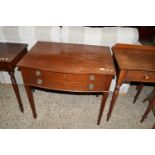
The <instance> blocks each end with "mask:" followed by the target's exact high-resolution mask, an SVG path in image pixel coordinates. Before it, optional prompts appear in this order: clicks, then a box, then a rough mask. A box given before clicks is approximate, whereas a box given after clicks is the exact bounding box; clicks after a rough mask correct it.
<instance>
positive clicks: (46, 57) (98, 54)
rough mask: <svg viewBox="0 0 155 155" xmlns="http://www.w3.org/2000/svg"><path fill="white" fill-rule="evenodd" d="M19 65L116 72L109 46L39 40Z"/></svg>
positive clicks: (72, 70)
mask: <svg viewBox="0 0 155 155" xmlns="http://www.w3.org/2000/svg"><path fill="white" fill-rule="evenodd" d="M18 66H19V67H27V68H35V66H36V68H37V69H41V70H44V71H53V72H62V73H72V74H73V73H75V74H76V73H77V74H79V73H80V74H88V73H94V74H105V73H106V74H110V75H114V74H115V70H114V65H113V61H112V57H111V53H110V49H109V47H103V46H92V45H80V44H65V43H50V42H37V43H36V45H35V46H34V47H33V48H32V49H31V50H30V52H29V53H28V54H27V55H26V56H25V57H24V59H22V60H21V61H20V62H19V63H18Z"/></svg>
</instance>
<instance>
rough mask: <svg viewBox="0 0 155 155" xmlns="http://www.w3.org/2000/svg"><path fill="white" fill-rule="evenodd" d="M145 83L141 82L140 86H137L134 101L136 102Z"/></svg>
mask: <svg viewBox="0 0 155 155" xmlns="http://www.w3.org/2000/svg"><path fill="white" fill-rule="evenodd" d="M143 86H144V85H143V83H141V84H140V85H139V86H137V93H136V95H135V97H134V100H133V103H135V102H136V101H137V99H138V97H139V94H140V93H141V91H142V89H143Z"/></svg>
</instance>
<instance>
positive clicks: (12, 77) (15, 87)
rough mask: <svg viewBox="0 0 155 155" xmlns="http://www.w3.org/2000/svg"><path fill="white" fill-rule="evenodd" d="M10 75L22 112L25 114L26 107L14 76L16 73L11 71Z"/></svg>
mask: <svg viewBox="0 0 155 155" xmlns="http://www.w3.org/2000/svg"><path fill="white" fill-rule="evenodd" d="M9 74H10V78H11V81H12V86H13V89H14V92H15V94H16V98H17V100H18V104H19V108H20V111H21V112H22V113H23V112H24V107H23V104H22V100H21V97H20V94H19V89H18V85H17V82H16V79H15V76H14V71H9Z"/></svg>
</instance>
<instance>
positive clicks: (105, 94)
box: [97, 92, 109, 125]
mask: <svg viewBox="0 0 155 155" xmlns="http://www.w3.org/2000/svg"><path fill="white" fill-rule="evenodd" d="M108 95H109V93H108V92H104V93H103V96H102V101H101V105H100V111H99V115H98V120H97V125H100V121H101V118H102V114H103V111H104V107H105V104H106V100H107V98H108Z"/></svg>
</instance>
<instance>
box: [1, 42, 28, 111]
mask: <svg viewBox="0 0 155 155" xmlns="http://www.w3.org/2000/svg"><path fill="white" fill-rule="evenodd" d="M26 53H27V44H16V43H0V71H7V72H8V73H9V74H10V77H11V81H12V86H13V89H14V92H15V94H16V97H17V100H18V103H19V108H20V110H21V112H24V108H23V105H22V101H21V97H20V94H19V89H18V86H17V82H16V79H15V75H14V69H15V67H16V64H17V62H18V61H19V60H20V59H21V58H22V57H23V56H24V55H25V54H26Z"/></svg>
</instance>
